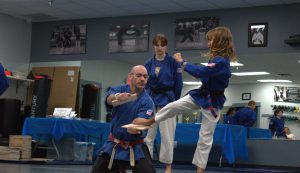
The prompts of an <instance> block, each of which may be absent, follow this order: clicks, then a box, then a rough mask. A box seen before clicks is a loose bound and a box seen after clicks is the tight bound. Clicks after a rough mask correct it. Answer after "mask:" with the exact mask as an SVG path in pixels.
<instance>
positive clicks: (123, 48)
mask: <svg viewBox="0 0 300 173" xmlns="http://www.w3.org/2000/svg"><path fill="white" fill-rule="evenodd" d="M149 28H150V25H149V22H140V23H127V24H116V25H110V27H109V45H108V47H109V53H121V52H146V51H148V42H149Z"/></svg>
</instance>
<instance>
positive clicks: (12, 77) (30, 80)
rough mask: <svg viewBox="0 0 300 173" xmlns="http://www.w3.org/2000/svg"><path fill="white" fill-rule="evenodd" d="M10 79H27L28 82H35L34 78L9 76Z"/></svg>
mask: <svg viewBox="0 0 300 173" xmlns="http://www.w3.org/2000/svg"><path fill="white" fill-rule="evenodd" d="M7 78H9V79H13V80H18V81H27V82H34V80H32V79H26V78H19V77H15V76H7Z"/></svg>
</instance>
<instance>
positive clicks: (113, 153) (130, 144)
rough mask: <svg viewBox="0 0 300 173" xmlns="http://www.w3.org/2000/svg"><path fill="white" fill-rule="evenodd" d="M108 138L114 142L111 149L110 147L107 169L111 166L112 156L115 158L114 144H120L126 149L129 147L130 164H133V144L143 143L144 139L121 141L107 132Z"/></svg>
mask: <svg viewBox="0 0 300 173" xmlns="http://www.w3.org/2000/svg"><path fill="white" fill-rule="evenodd" d="M108 138H109V140H110V141H112V142H114V143H116V144H115V145H114V147H113V149H112V153H111V156H110V160H109V164H108V169H109V170H111V167H112V164H113V162H114V158H115V153H116V146H117V145H120V146H122V147H123V148H125V149H127V148H128V147H129V153H130V154H129V155H130V166H135V163H134V160H135V159H134V151H133V146H134V145H137V144H141V143H143V142H144V139H139V140H137V141H130V142H129V141H122V140H119V139H117V138H115V137H114V136H113V135H112V134H109V137H108Z"/></svg>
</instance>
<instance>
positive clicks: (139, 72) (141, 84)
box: [129, 65, 148, 90]
mask: <svg viewBox="0 0 300 173" xmlns="http://www.w3.org/2000/svg"><path fill="white" fill-rule="evenodd" d="M129 78H130V81H131V87H133V88H136V89H138V90H141V89H144V88H145V86H146V83H147V80H148V72H147V69H146V68H145V67H144V66H143V65H137V66H134V67H132V69H131V71H130V74H129Z"/></svg>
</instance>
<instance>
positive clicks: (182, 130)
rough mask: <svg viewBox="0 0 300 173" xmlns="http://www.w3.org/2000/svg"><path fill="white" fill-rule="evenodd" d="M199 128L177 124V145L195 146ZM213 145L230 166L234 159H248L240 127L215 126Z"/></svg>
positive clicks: (245, 133) (245, 143)
mask: <svg viewBox="0 0 300 173" xmlns="http://www.w3.org/2000/svg"><path fill="white" fill-rule="evenodd" d="M200 126H201V125H200V124H183V123H178V124H177V126H176V132H175V141H177V144H178V145H179V144H194V145H197V142H198V139H199V129H200ZM158 134H159V133H158ZM156 142H157V143H160V136H159V135H157V138H156ZM213 144H219V145H221V147H222V152H223V153H224V156H225V157H226V159H227V161H228V163H230V164H232V163H234V162H235V161H236V159H242V160H247V159H248V149H247V131H246V128H244V127H242V126H238V125H226V124H217V127H216V130H215V133H214V141H213Z"/></svg>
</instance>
